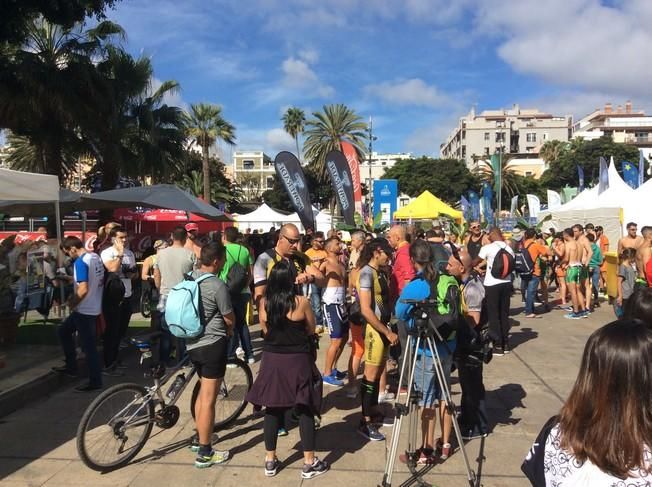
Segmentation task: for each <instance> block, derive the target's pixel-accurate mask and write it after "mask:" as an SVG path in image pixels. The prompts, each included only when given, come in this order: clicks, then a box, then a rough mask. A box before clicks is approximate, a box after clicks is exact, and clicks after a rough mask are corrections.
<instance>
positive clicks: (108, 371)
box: [102, 367, 124, 377]
mask: <svg viewBox="0 0 652 487" xmlns="http://www.w3.org/2000/svg"><path fill="white" fill-rule="evenodd" d="M102 375H106V376H107V377H122V376H123V375H124V374H123V373H122V372H118V370H117V369H116V368H115V367H105V368H104V369H102Z"/></svg>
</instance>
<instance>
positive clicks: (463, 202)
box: [460, 195, 472, 221]
mask: <svg viewBox="0 0 652 487" xmlns="http://www.w3.org/2000/svg"><path fill="white" fill-rule="evenodd" d="M460 206H461V207H462V214H463V215H464V219H465V220H466V221H470V220H472V216H471V203H469V200H467V199H466V198H465V197H464V195H462V197H461V198H460Z"/></svg>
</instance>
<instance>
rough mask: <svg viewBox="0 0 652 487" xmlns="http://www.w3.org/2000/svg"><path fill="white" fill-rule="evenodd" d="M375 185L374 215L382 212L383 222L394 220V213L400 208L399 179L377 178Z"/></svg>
mask: <svg viewBox="0 0 652 487" xmlns="http://www.w3.org/2000/svg"><path fill="white" fill-rule="evenodd" d="M373 185H374V217H375V216H376V215H378V213H381V214H382V217H381V222H382V223H391V222H392V221H393V220H394V213H395V212H396V210H398V207H397V204H396V200H397V199H398V180H396V179H377V180H375V181H374V182H373Z"/></svg>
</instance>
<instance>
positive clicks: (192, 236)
mask: <svg viewBox="0 0 652 487" xmlns="http://www.w3.org/2000/svg"><path fill="white" fill-rule="evenodd" d="M185 228H186V232H187V233H188V238H187V239H186V244H185V248H187V249H188V250H190V251H191V252H192V253H193V254H195V257H196V258H197V260H199V255H200V254H201V245H199V241H198V240H197V237H198V236H199V225H197V224H196V223H186V226H185Z"/></svg>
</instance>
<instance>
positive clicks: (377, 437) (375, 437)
mask: <svg viewBox="0 0 652 487" xmlns="http://www.w3.org/2000/svg"><path fill="white" fill-rule="evenodd" d="M358 433H360V434H361V435H362V436H364V437H365V438H367V439H368V440H371V441H383V440H384V439H385V435H384V434H382V433H381V432H380V431H378V428H376V427H375V426H374V425H373V424H367V423H363V424H361V425H360V427H359V428H358Z"/></svg>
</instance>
